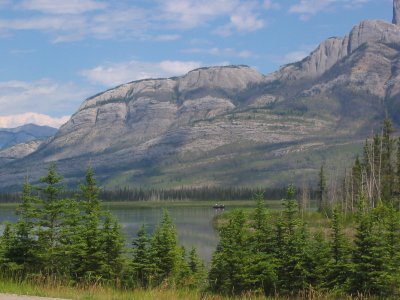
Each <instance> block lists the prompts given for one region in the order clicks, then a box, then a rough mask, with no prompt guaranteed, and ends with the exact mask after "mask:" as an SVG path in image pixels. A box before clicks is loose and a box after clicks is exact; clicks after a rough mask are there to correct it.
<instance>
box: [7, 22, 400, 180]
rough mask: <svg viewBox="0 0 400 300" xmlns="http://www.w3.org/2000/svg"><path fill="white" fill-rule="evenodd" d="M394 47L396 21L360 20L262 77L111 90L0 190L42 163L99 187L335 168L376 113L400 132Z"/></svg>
mask: <svg viewBox="0 0 400 300" xmlns="http://www.w3.org/2000/svg"><path fill="white" fill-rule="evenodd" d="M399 49H400V27H399V26H397V25H396V24H389V23H386V22H383V21H376V20H373V21H363V22H361V23H360V24H359V25H357V26H355V27H354V28H353V29H352V30H351V32H350V33H349V34H348V35H346V36H345V37H343V38H330V39H328V40H326V41H324V42H322V43H321V44H320V45H319V46H318V47H317V49H316V50H315V51H313V52H312V53H311V54H310V55H309V56H308V57H307V58H305V59H304V60H302V61H301V62H298V63H295V64H290V65H287V66H284V67H283V68H281V69H280V70H279V71H277V72H275V73H272V74H270V75H268V76H263V75H262V74H260V73H258V72H257V71H255V70H253V69H251V68H249V67H246V66H228V67H211V68H202V69H198V70H193V71H191V72H189V73H188V74H186V75H185V76H182V77H177V78H169V79H149V80H142V81H136V82H131V83H127V84H124V85H121V86H119V87H116V88H114V89H111V90H108V91H105V92H104V93H101V94H98V95H96V96H94V97H91V98H89V99H87V100H86V101H85V102H84V103H83V104H82V105H81V107H80V108H79V110H78V111H77V112H76V113H75V114H74V115H73V116H72V117H71V119H70V120H69V122H67V123H66V124H65V125H64V126H63V127H62V128H61V129H60V130H59V131H58V133H57V134H56V135H55V137H54V138H52V139H51V140H50V141H49V142H47V143H46V144H44V145H43V146H41V147H39V149H38V150H37V151H36V152H34V153H33V154H31V155H30V156H28V157H26V158H22V159H21V160H18V161H16V162H14V163H9V164H8V165H7V166H5V167H3V168H0V176H1V177H2V182H0V186H8V187H10V186H12V185H13V184H15V182H17V181H18V180H22V179H23V176H24V173H23V172H22V171H21V167H20V166H22V167H23V168H24V169H26V168H29V169H31V170H35V172H36V173H37V174H43V172H45V168H46V163H47V162H50V161H57V162H58V166H59V168H60V170H61V172H62V173H63V174H64V175H65V177H66V179H67V180H68V181H69V182H70V183H73V182H74V181H77V180H78V178H80V177H81V176H82V174H83V173H84V168H85V167H86V166H87V165H88V164H90V165H91V166H93V167H94V169H95V170H96V171H98V173H99V174H100V175H99V177H100V181H101V182H102V183H104V184H105V185H108V186H116V185H119V186H124V185H144V186H146V185H151V186H162V187H166V186H167V187H170V186H182V185H191V186H199V185H241V184H248V185H266V184H269V185H276V184H280V183H282V182H284V181H292V182H296V181H298V180H299V178H304V177H305V176H306V174H309V175H310V174H311V176H315V174H316V172H314V171H315V170H316V169H317V168H318V167H319V166H320V164H322V163H326V164H327V165H329V164H330V165H331V166H333V167H335V168H339V167H340V164H343V166H342V167H345V166H347V162H346V160H348V159H350V158H351V154H353V153H354V151H355V149H358V148H355V147H356V145H357V143H362V141H363V140H364V139H365V138H366V137H369V136H370V134H371V131H372V130H373V129H374V130H376V129H377V128H379V126H380V123H381V121H382V119H383V117H384V116H385V115H386V113H389V114H391V116H392V118H393V120H394V121H395V122H397V123H396V125H397V126H399V125H400V52H399ZM346 149H347V150H346ZM346 151H348V152H346ZM293 170H298V172H299V174H301V176H295V177H294V173H296V172H295V171H293ZM32 176H35V175H34V174H32Z"/></svg>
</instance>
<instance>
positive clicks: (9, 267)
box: [0, 222, 20, 272]
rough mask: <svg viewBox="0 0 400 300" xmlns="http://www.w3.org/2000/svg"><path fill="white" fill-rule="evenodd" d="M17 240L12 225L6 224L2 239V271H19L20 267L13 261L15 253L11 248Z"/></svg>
mask: <svg viewBox="0 0 400 300" xmlns="http://www.w3.org/2000/svg"><path fill="white" fill-rule="evenodd" d="M14 239H15V235H14V228H13V227H12V225H11V223H9V222H6V223H5V224H4V231H3V235H2V236H1V239H0V267H1V269H2V270H5V271H6V272H7V271H15V270H19V269H20V268H19V266H18V265H17V264H15V262H14V260H13V253H12V251H11V247H12V244H13V241H14Z"/></svg>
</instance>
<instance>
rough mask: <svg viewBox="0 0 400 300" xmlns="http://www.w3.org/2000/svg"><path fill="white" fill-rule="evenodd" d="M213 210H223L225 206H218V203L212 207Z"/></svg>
mask: <svg viewBox="0 0 400 300" xmlns="http://www.w3.org/2000/svg"><path fill="white" fill-rule="evenodd" d="M213 208H214V209H224V208H225V205H224V204H218V203H216V204H214V205H213Z"/></svg>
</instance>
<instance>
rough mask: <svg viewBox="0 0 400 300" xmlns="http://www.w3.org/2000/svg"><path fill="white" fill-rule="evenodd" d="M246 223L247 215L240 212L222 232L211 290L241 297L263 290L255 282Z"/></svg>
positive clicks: (211, 273)
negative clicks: (245, 292) (242, 294)
mask: <svg viewBox="0 0 400 300" xmlns="http://www.w3.org/2000/svg"><path fill="white" fill-rule="evenodd" d="M245 222H246V218H245V215H244V213H243V211H241V210H238V211H235V212H233V213H232V216H231V217H230V219H229V221H228V224H227V225H226V226H224V227H223V228H221V230H220V242H219V244H218V247H217V250H216V252H215V253H214V255H213V258H212V262H211V270H210V272H209V284H210V287H211V289H212V290H214V291H216V292H219V293H223V294H241V293H243V292H244V291H247V290H256V289H257V288H260V287H261V285H260V282H254V281H253V278H252V277H251V274H252V270H251V265H250V264H251V262H252V259H253V256H252V255H251V252H250V247H249V245H248V234H247V232H246V228H245ZM266 271H268V269H267V270H266ZM269 280H270V279H269V278H267V281H269Z"/></svg>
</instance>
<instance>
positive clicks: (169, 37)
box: [151, 34, 181, 42]
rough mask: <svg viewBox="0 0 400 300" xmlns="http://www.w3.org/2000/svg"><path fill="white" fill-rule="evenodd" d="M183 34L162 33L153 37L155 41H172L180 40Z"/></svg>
mask: <svg viewBox="0 0 400 300" xmlns="http://www.w3.org/2000/svg"><path fill="white" fill-rule="evenodd" d="M180 38H181V36H180V35H179V34H161V35H156V36H154V37H151V39H152V40H154V41H161V42H170V41H176V40H179V39H180Z"/></svg>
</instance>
